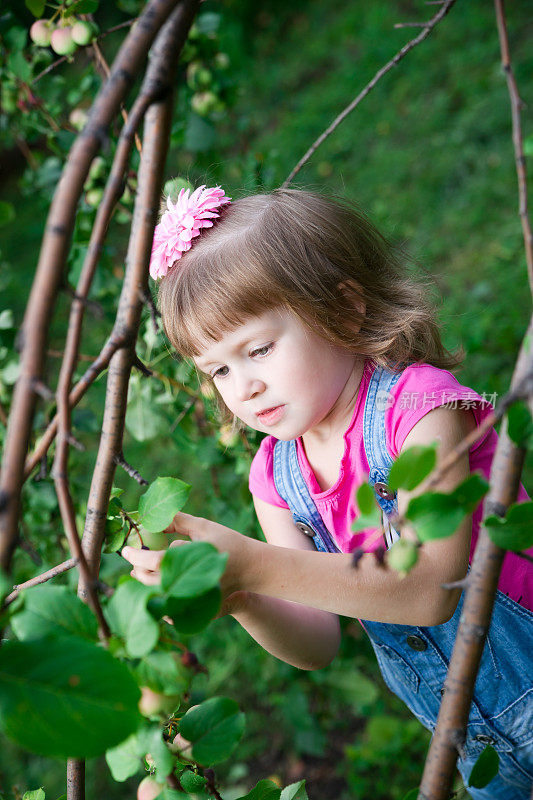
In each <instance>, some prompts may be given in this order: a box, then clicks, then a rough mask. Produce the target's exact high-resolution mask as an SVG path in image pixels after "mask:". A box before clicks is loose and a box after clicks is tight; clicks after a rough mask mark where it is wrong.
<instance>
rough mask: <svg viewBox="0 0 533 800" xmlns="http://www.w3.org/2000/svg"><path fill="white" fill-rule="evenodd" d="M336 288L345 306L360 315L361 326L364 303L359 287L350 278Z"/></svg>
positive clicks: (363, 315) (364, 312)
mask: <svg viewBox="0 0 533 800" xmlns="http://www.w3.org/2000/svg"><path fill="white" fill-rule="evenodd" d="M337 288H338V290H339V292H340V293H341V295H342V296H343V298H344V300H345V302H346V305H348V306H350V307H351V308H354V309H355V310H356V311H357V312H358V314H360V315H361V324H362V323H363V320H364V318H365V314H366V303H365V301H364V300H363V290H362V288H361V286H360V285H359V284H358V283H357V281H354V280H352V279H351V278H350V279H349V280H347V281H342V283H339V285H338V287H337Z"/></svg>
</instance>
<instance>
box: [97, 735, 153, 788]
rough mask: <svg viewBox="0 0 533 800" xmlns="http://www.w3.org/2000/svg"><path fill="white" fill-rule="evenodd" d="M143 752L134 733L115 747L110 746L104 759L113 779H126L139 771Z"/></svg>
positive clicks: (120, 780)
mask: <svg viewBox="0 0 533 800" xmlns="http://www.w3.org/2000/svg"><path fill="white" fill-rule="evenodd" d="M145 752H146V751H144V752H143V748H142V745H141V743H140V741H139V736H138V734H136V733H133V734H132V735H131V736H128V738H127V739H124V741H123V742H120V744H117V746H116V747H110V748H109V750H107V752H106V754H105V760H106V761H107V766H108V767H109V769H110V770H111V775H112V776H113V778H114V780H116V781H119V782H122V781H126V780H127V779H128V778H131V776H132V775H135V774H136V773H137V772H139V770H140V768H141V758H142V756H143V755H144V754H145Z"/></svg>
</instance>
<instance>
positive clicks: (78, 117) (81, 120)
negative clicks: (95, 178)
mask: <svg viewBox="0 0 533 800" xmlns="http://www.w3.org/2000/svg"><path fill="white" fill-rule="evenodd" d="M87 117H88V114H87V112H86V111H85V110H84V109H83V108H73V109H72V111H71V112H70V114H69V115H68V121H69V122H70V124H71V125H72V127H73V128H76V130H77V131H81V129H82V128H83V126H84V125H85V123H86V122H87ZM90 174H91V172H90V170H89V175H90Z"/></svg>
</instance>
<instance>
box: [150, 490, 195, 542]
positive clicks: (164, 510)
mask: <svg viewBox="0 0 533 800" xmlns="http://www.w3.org/2000/svg"><path fill="white" fill-rule="evenodd" d="M190 491H191V487H190V485H189V484H188V483H184V482H183V481H180V480H178V478H157V479H156V480H155V481H154V482H153V483H151V484H150V486H149V487H148V489H147V490H146V492H145V493H144V494H143V495H142V497H141V499H140V500H139V516H140V521H141V522H142V525H143V527H144V528H146V530H147V531H150V532H152V533H157V532H158V531H164V530H165V528H168V526H169V525H170V523H171V522H172V520H173V519H174V517H175V516H176V514H177V513H178V511H181V509H182V508H183V506H184V505H185V503H186V502H187V498H188V497H189V493H190Z"/></svg>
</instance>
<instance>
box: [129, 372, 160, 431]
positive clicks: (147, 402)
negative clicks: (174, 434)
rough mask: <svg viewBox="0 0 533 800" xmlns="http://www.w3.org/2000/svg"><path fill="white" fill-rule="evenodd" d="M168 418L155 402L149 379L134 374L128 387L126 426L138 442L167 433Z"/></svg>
mask: <svg viewBox="0 0 533 800" xmlns="http://www.w3.org/2000/svg"><path fill="white" fill-rule="evenodd" d="M168 427H169V424H168V419H167V418H166V417H165V415H164V413H163V411H162V410H161V409H160V408H158V406H157V405H156V403H155V397H154V391H153V388H152V385H151V383H150V382H149V381H146V380H144V379H143V380H141V379H140V378H139V377H137V376H136V375H134V376H133V377H132V379H131V380H130V385H129V389H128V406H127V409H126V428H127V429H128V431H129V433H131V435H132V436H133V438H134V439H136V440H137V441H138V442H147V441H149V440H150V439H154V438H155V437H156V436H161V435H163V434H165V433H168Z"/></svg>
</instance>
